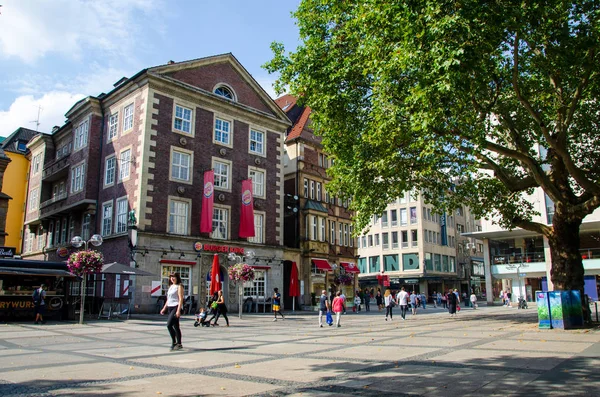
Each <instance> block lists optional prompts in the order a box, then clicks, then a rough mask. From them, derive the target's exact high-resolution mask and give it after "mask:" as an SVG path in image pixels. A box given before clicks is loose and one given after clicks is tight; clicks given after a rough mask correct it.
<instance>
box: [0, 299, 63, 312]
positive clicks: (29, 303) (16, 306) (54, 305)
mask: <svg viewBox="0 0 600 397" xmlns="http://www.w3.org/2000/svg"><path fill="white" fill-rule="evenodd" d="M33 307H34V305H33V300H32V298H31V297H29V296H27V297H25V296H23V297H20V298H17V297H11V298H8V297H7V299H2V300H0V310H33ZM61 307H63V298H61V297H60V296H52V297H49V298H46V308H47V309H48V310H58V309H60V308H61Z"/></svg>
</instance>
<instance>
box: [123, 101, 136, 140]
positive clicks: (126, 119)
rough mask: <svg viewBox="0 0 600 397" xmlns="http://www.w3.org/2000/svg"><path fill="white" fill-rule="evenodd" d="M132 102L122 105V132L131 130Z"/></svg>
mask: <svg viewBox="0 0 600 397" xmlns="http://www.w3.org/2000/svg"><path fill="white" fill-rule="evenodd" d="M134 113H135V112H134V109H133V102H132V103H130V104H129V105H127V106H124V107H123V133H126V132H128V131H131V130H132V129H133V115H134Z"/></svg>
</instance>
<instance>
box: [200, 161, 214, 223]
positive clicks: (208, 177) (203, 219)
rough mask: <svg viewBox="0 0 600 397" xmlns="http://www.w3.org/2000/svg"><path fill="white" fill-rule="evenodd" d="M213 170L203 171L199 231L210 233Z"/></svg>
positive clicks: (212, 202)
mask: <svg viewBox="0 0 600 397" xmlns="http://www.w3.org/2000/svg"><path fill="white" fill-rule="evenodd" d="M214 183H215V172H214V171H213V170H210V171H205V172H204V192H203V194H202V213H201V215H200V233H212V221H213V204H214V200H215V186H214Z"/></svg>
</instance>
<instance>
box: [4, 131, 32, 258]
mask: <svg viewBox="0 0 600 397" xmlns="http://www.w3.org/2000/svg"><path fill="white" fill-rule="evenodd" d="M37 134H39V132H38V131H34V130H30V129H27V128H23V127H21V128H19V129H17V130H16V131H15V132H13V133H12V134H11V135H10V136H8V137H7V138H5V139H4V141H2V150H4V153H5V154H6V156H7V157H8V158H9V159H10V163H9V164H8V166H7V167H6V171H5V172H4V183H3V184H2V193H4V194H5V195H7V196H9V197H10V198H11V199H10V200H9V202H8V214H7V216H6V227H5V232H6V237H5V240H4V246H6V247H15V248H16V253H17V254H20V253H21V249H22V236H23V233H22V231H23V220H24V215H25V204H26V203H25V201H26V199H27V173H28V172H29V159H28V158H27V155H28V153H29V150H28V149H27V142H29V140H30V139H31V138H33V137H34V136H36V135H37Z"/></svg>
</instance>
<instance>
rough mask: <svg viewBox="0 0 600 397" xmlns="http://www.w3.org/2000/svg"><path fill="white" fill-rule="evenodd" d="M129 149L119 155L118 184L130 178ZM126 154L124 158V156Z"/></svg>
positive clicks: (130, 161) (130, 156) (130, 157)
mask: <svg viewBox="0 0 600 397" xmlns="http://www.w3.org/2000/svg"><path fill="white" fill-rule="evenodd" d="M131 152H132V150H131V147H127V148H125V149H123V150H121V152H120V153H119V182H123V181H126V180H128V179H129V177H130V176H131V163H132V160H131V159H132V155H131ZM125 154H127V155H126V156H124V155H125Z"/></svg>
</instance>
